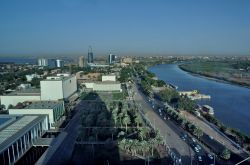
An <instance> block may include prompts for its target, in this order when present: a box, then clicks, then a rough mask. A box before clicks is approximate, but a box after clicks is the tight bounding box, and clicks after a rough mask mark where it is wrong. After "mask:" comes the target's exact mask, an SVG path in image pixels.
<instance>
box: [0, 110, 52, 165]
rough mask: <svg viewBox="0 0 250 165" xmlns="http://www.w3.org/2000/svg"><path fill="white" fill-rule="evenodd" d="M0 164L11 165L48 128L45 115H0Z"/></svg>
mask: <svg viewBox="0 0 250 165" xmlns="http://www.w3.org/2000/svg"><path fill="white" fill-rule="evenodd" d="M0 119H2V120H4V121H5V122H3V123H0V124H1V125H2V126H1V125H0V126H1V127H0V164H2V165H12V164H14V163H15V162H16V161H17V160H18V159H20V158H21V157H22V156H23V155H24V154H25V153H26V152H27V151H28V150H29V149H30V148H31V147H32V145H33V143H34V142H35V141H36V140H37V139H38V138H39V137H41V136H42V135H43V134H44V133H45V132H46V131H47V130H48V122H47V120H48V117H47V116H46V115H22V116H11V115H10V116H9V115H5V116H1V115H0Z"/></svg>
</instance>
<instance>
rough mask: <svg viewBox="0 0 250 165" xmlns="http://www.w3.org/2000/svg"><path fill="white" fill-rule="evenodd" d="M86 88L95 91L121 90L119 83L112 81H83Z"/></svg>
mask: <svg viewBox="0 0 250 165" xmlns="http://www.w3.org/2000/svg"><path fill="white" fill-rule="evenodd" d="M82 84H83V85H84V86H85V87H86V89H89V90H92V91H96V92H122V88H121V83H119V82H113V81H104V82H84V83H82Z"/></svg>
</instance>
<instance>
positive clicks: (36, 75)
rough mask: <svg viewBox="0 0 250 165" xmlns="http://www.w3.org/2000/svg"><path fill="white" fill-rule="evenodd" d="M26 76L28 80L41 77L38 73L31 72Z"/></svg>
mask: <svg viewBox="0 0 250 165" xmlns="http://www.w3.org/2000/svg"><path fill="white" fill-rule="evenodd" d="M25 77H26V80H27V81H28V82H31V81H32V80H33V78H40V76H39V75H38V74H29V75H25Z"/></svg>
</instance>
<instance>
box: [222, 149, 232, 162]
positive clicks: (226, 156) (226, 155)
mask: <svg viewBox="0 0 250 165" xmlns="http://www.w3.org/2000/svg"><path fill="white" fill-rule="evenodd" d="M220 156H221V157H222V158H223V159H225V160H228V159H230V157H231V153H230V151H229V150H228V149H226V148H224V150H223V151H222V152H221V154H220Z"/></svg>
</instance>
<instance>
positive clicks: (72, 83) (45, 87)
mask: <svg viewBox="0 0 250 165" xmlns="http://www.w3.org/2000/svg"><path fill="white" fill-rule="evenodd" d="M40 86H41V100H60V99H64V100H67V99H68V98H69V97H70V96H71V95H73V94H74V93H75V92H76V91H77V83H76V76H55V77H47V79H45V80H42V81H40Z"/></svg>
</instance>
